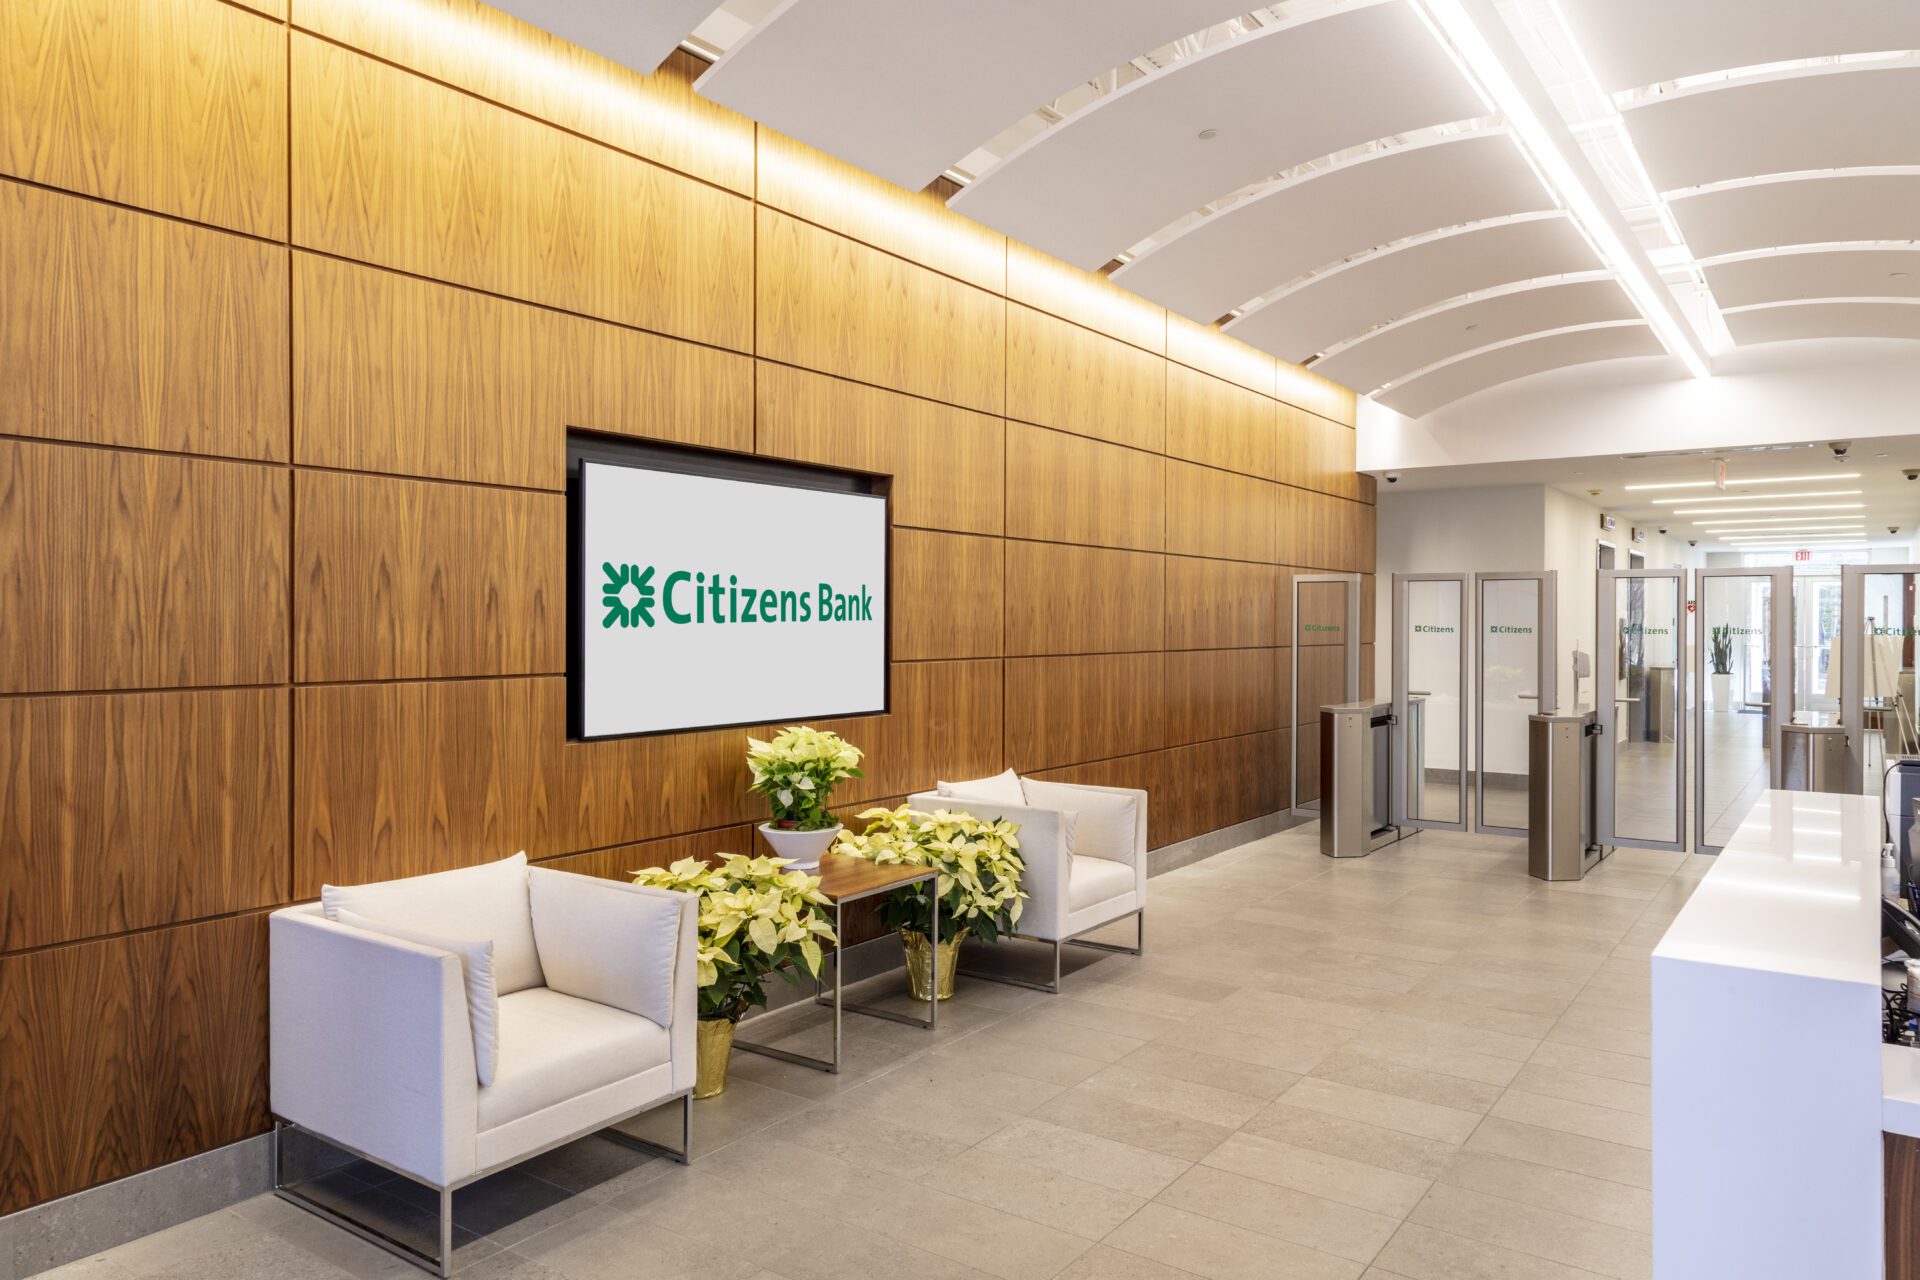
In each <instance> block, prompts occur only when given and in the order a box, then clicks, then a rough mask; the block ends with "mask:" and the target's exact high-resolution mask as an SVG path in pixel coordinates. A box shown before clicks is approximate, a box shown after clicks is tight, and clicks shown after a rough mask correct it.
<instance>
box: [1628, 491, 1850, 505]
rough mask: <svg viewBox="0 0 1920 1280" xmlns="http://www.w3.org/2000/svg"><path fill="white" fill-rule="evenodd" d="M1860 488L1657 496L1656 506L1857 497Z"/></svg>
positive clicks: (1654, 502) (1654, 501)
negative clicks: (1673, 496)
mask: <svg viewBox="0 0 1920 1280" xmlns="http://www.w3.org/2000/svg"><path fill="white" fill-rule="evenodd" d="M1860 493H1861V491H1860V490H1859V489H1808V490H1806V491H1804V492H1802V493H1737V494H1729V495H1728V496H1726V497H1724V498H1655V499H1654V500H1653V505H1654V506H1656V507H1675V506H1679V505H1680V504H1681V503H1683V502H1693V503H1702V502H1706V503H1719V502H1768V501H1772V500H1774V499H1778V498H1857V497H1859V496H1860Z"/></svg>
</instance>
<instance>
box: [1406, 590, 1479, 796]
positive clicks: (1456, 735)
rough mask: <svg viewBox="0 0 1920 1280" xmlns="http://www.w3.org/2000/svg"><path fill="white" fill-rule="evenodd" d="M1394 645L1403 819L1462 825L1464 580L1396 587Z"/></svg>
mask: <svg viewBox="0 0 1920 1280" xmlns="http://www.w3.org/2000/svg"><path fill="white" fill-rule="evenodd" d="M1399 586H1400V588H1401V590H1402V591H1403V592H1404V595H1403V596H1402V600H1401V606H1402V607H1401V635H1400V643H1401V644H1402V645H1404V646H1405V654H1406V659H1405V661H1406V667H1405V670H1404V675H1403V680H1404V684H1403V686H1402V687H1403V688H1404V690H1405V692H1404V694H1403V695H1402V697H1403V699H1404V707H1405V709H1404V711H1403V712H1402V713H1401V714H1402V716H1403V717H1404V725H1403V727H1404V734H1403V738H1402V740H1403V741H1404V742H1405V743H1406V768H1405V772H1404V777H1405V779H1406V795H1405V797H1404V801H1405V806H1406V807H1405V815H1406V820H1407V821H1408V822H1409V823H1413V824H1420V825H1428V826H1460V825H1462V824H1464V823H1465V821H1466V788H1465V787H1464V786H1462V785H1461V781H1462V777H1463V774H1462V770H1464V769H1465V768H1466V761H1464V760H1462V759H1461V748H1462V746H1463V745H1464V744H1465V742H1466V734H1465V732H1464V729H1463V726H1462V723H1461V717H1462V716H1463V715H1464V714H1465V711H1466V709H1465V706H1464V702H1465V695H1466V690H1465V689H1464V688H1463V687H1462V685H1463V683H1464V677H1465V675H1466V664H1465V662H1464V661H1463V653H1462V646H1463V645H1464V643H1465V634H1464V631H1465V628H1464V626H1463V624H1462V613H1463V611H1464V609H1465V606H1466V582H1465V580H1464V579H1462V578H1431V579H1428V578H1413V579H1409V580H1407V581H1405V582H1402V583H1400V584H1399Z"/></svg>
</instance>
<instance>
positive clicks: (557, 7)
mask: <svg viewBox="0 0 1920 1280" xmlns="http://www.w3.org/2000/svg"><path fill="white" fill-rule="evenodd" d="M490 2H491V3H492V5H493V7H494V8H496V9H498V10H500V11H501V12H503V13H510V14H512V15H513V16H514V17H516V18H518V19H520V21H522V22H526V23H531V24H532V25H533V26H536V27H538V28H540V29H541V30H542V31H545V32H547V33H549V34H550V35H556V36H559V37H560V38H561V39H562V40H570V41H572V42H573V43H574V44H577V45H579V46H580V47H581V48H583V49H591V50H593V51H594V52H595V53H597V54H599V55H600V56H601V57H603V58H607V59H610V60H612V61H614V62H617V63H619V64H620V65H621V66H623V67H631V68H633V69H634V70H635V71H640V72H644V73H647V74H651V73H652V72H653V71H654V70H655V69H657V68H658V67H659V65H660V64H661V63H662V62H665V61H666V60H667V55H668V54H670V53H672V52H673V51H674V50H675V49H677V48H679V46H680V42H681V41H682V40H684V39H685V38H686V37H687V36H688V35H689V34H690V33H691V32H692V31H693V29H694V28H695V27H697V26H699V25H700V23H701V22H702V20H704V19H705V18H706V16H707V15H708V14H710V13H712V12H713V11H714V10H715V9H718V8H719V7H720V0H646V3H645V4H635V3H634V2H633V0H490Z"/></svg>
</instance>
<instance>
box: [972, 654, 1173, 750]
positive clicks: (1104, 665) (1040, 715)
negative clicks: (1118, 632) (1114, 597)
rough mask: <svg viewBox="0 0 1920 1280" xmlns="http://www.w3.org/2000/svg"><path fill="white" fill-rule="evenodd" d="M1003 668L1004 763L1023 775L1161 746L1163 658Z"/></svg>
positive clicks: (1037, 661) (1102, 658)
mask: <svg viewBox="0 0 1920 1280" xmlns="http://www.w3.org/2000/svg"><path fill="white" fill-rule="evenodd" d="M1006 668H1007V711H1006V717H1007V763H1008V764H1010V765H1012V766H1013V767H1014V768H1015V769H1018V770H1019V771H1020V772H1022V773H1034V772H1037V771H1039V770H1041V769H1053V768H1058V767H1059V766H1061V765H1068V764H1080V763H1084V762H1086V761H1089V760H1104V759H1106V758H1108V757H1110V756H1124V755H1137V754H1139V753H1140V752H1143V751H1153V750H1157V749H1159V748H1160V747H1163V746H1165V745H1166V678H1165V671H1164V662H1163V655H1161V654H1158V653H1123V654H1105V655H1096V656H1084V657H1064V658H1009V659H1007V663H1006ZM966 776H968V777H975V776H978V775H974V774H968V775H966Z"/></svg>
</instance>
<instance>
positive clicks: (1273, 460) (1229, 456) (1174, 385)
mask: <svg viewBox="0 0 1920 1280" xmlns="http://www.w3.org/2000/svg"><path fill="white" fill-rule="evenodd" d="M1277 408H1278V406H1276V405H1275V404H1274V402H1273V401H1272V400H1270V399H1268V398H1267V397H1266V396H1263V395H1260V394H1258V393H1256V392H1253V391H1248V390H1247V389H1246V388H1244V387H1237V386H1235V385H1234V384H1233V383H1231V382H1223V381H1221V380H1220V379H1219V378H1214V377H1209V376H1208V375H1207V374H1204V373H1196V372H1194V371H1193V370H1192V369H1189V368H1187V367H1186V366H1185V365H1179V364H1169V365H1168V366H1167V453H1168V454H1169V455H1171V456H1173V457H1176V458H1186V459H1187V460H1189V461H1192V462H1204V463H1206V464H1207V465H1208V466H1211V467H1220V468H1222V469H1224V470H1227V471H1238V472H1240V473H1242V474H1243V475H1250V476H1259V477H1261V478H1263V479H1267V480H1273V479H1277V478H1278V476H1279V434H1278V432H1277V430H1276V420H1275V411H1276V409H1277ZM1348 434H1352V433H1351V432H1349V433H1348Z"/></svg>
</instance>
